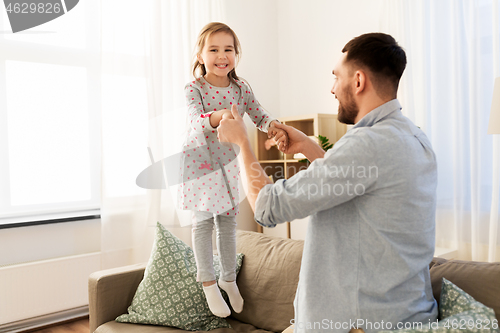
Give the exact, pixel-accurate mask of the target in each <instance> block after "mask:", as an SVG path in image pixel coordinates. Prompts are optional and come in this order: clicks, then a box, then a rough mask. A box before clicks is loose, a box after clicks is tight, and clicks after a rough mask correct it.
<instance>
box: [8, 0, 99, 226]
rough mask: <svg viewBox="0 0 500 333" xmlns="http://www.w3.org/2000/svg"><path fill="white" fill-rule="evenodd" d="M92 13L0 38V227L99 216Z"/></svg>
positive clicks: (86, 7) (84, 9) (76, 12)
mask: <svg viewBox="0 0 500 333" xmlns="http://www.w3.org/2000/svg"><path fill="white" fill-rule="evenodd" d="M99 12H100V8H99V3H98V2H92V1H81V2H79V3H78V5H77V6H76V7H75V8H74V9H72V10H71V11H69V12H68V13H66V14H65V15H63V16H61V17H59V18H57V19H55V20H53V21H50V22H47V23H45V24H43V25H41V26H38V27H35V28H32V29H29V30H26V31H24V32H19V33H16V34H11V33H4V34H0V50H1V52H0V71H1V72H2V75H1V76H0V110H2V111H1V112H0V156H1V159H0V184H1V185H0V227H9V226H13V225H14V224H17V223H30V222H33V221H47V220H54V219H61V218H73V217H81V216H95V215H98V214H99V206H100V165H101V161H100V146H101V138H100V133H101V130H100V123H101V121H100V107H101V89H100V87H101V85H100V82H101V74H100V66H101V65H100V63H101V61H100V60H101V59H100V28H99V22H100V19H99ZM0 20H1V21H0V26H2V29H3V30H4V31H11V29H10V25H9V21H8V17H7V14H6V12H5V11H2V13H1V16H0Z"/></svg>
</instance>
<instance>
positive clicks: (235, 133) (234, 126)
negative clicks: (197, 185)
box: [217, 104, 272, 211]
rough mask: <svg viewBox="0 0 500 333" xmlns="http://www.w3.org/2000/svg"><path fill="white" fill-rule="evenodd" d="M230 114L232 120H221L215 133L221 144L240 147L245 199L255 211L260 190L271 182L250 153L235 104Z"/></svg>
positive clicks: (245, 133) (243, 125)
mask: <svg viewBox="0 0 500 333" xmlns="http://www.w3.org/2000/svg"><path fill="white" fill-rule="evenodd" d="M231 112H232V114H233V118H234V119H227V118H224V119H221V121H220V125H219V127H218V129H217V132H218V136H219V139H220V141H221V142H232V143H235V144H237V145H238V146H239V147H240V154H241V157H242V159H243V168H244V170H245V173H246V175H247V177H248V180H247V181H248V185H249V186H248V194H247V198H248V202H249V203H250V206H251V207H252V209H253V210H254V211H255V201H256V200H257V196H258V195H259V192H260V190H261V189H262V188H263V187H264V186H265V185H267V184H272V182H271V180H270V179H269V177H268V176H267V175H266V173H265V172H264V170H263V169H262V167H261V165H260V163H259V162H258V161H257V158H256V157H255V154H254V153H253V151H252V147H251V146H250V141H249V140H248V135H247V130H246V126H245V123H244V122H243V119H242V118H241V117H240V114H239V112H238V110H237V108H236V105H235V104H233V106H232V108H231Z"/></svg>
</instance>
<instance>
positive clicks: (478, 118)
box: [381, 0, 500, 261]
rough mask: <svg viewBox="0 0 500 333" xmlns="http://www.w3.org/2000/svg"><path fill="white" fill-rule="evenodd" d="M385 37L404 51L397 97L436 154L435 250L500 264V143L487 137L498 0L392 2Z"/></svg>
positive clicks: (498, 63)
mask: <svg viewBox="0 0 500 333" xmlns="http://www.w3.org/2000/svg"><path fill="white" fill-rule="evenodd" d="M381 31H383V32H387V33H389V34H391V35H393V36H394V37H395V38H396V40H398V42H399V43H400V45H402V46H403V48H404V49H405V50H406V53H407V58H408V65H407V68H406V71H405V74H404V75H403V78H402V81H401V85H400V91H399V94H398V98H399V99H400V100H401V101H402V105H403V112H404V113H405V114H406V115H407V116H408V117H410V118H411V119H412V120H413V121H414V122H415V123H416V124H417V125H418V126H420V127H421V128H422V129H423V130H424V132H425V133H426V134H427V135H428V136H429V138H430V139H431V141H432V144H433V147H434V150H435V152H436V154H437V158H438V177H439V178H438V202H437V205H438V206H437V218H436V245H437V246H440V247H446V248H452V249H456V250H458V257H457V258H459V259H464V260H478V261H498V260H500V247H499V239H500V237H499V235H498V232H499V228H498V224H499V221H498V215H496V214H495V212H496V213H497V214H498V202H494V201H493V200H492V198H496V200H495V201H497V200H498V188H499V186H500V184H498V183H496V184H493V182H492V179H494V177H493V176H494V175H498V174H499V173H500V161H499V158H498V156H499V155H500V150H499V147H500V144H499V142H498V136H497V137H494V136H492V135H487V134H486V132H487V127H488V118H489V114H490V107H491V101H492V94H493V82H494V78H495V77H498V76H500V49H499V32H500V8H499V1H498V0H475V1H471V0H440V1H431V0H425V1H424V0H418V1H415V0H386V1H385V6H384V12H383V15H382V22H381ZM496 178H497V179H498V177H496ZM495 215H496V216H495Z"/></svg>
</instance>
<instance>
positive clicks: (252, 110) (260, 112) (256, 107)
mask: <svg viewBox="0 0 500 333" xmlns="http://www.w3.org/2000/svg"><path fill="white" fill-rule="evenodd" d="M240 83H241V84H240V89H241V94H242V96H243V101H244V102H243V106H244V108H245V112H246V113H248V116H249V117H250V119H251V120H252V121H253V123H254V124H255V127H257V128H258V129H259V130H261V131H262V132H265V133H267V131H268V128H269V125H270V124H271V121H273V120H275V121H278V119H276V118H273V117H272V116H271V115H270V114H269V113H268V112H266V110H264V108H262V106H261V105H260V104H259V101H258V100H257V98H255V95H254V94H253V91H252V88H250V86H249V85H248V84H247V83H245V82H244V81H241V82H240ZM278 122H279V121H278Z"/></svg>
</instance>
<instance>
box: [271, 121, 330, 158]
mask: <svg viewBox="0 0 500 333" xmlns="http://www.w3.org/2000/svg"><path fill="white" fill-rule="evenodd" d="M274 126H275V127H276V128H279V129H282V130H284V131H285V132H286V133H287V134H288V143H287V142H286V140H287V137H286V135H283V134H281V133H278V134H277V135H276V136H275V138H274V140H276V144H277V145H278V149H279V150H280V151H282V152H283V153H285V154H296V153H302V154H304V155H305V156H306V157H307V159H308V160H309V161H311V162H313V161H314V160H315V159H317V158H323V157H324V156H325V151H324V150H323V149H322V148H321V147H320V146H319V145H318V144H317V143H316V142H314V141H313V140H311V139H309V138H308V137H307V136H306V135H305V134H304V133H302V132H301V131H299V130H298V129H296V128H294V127H292V126H288V125H284V124H281V123H275V124H274Z"/></svg>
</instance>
